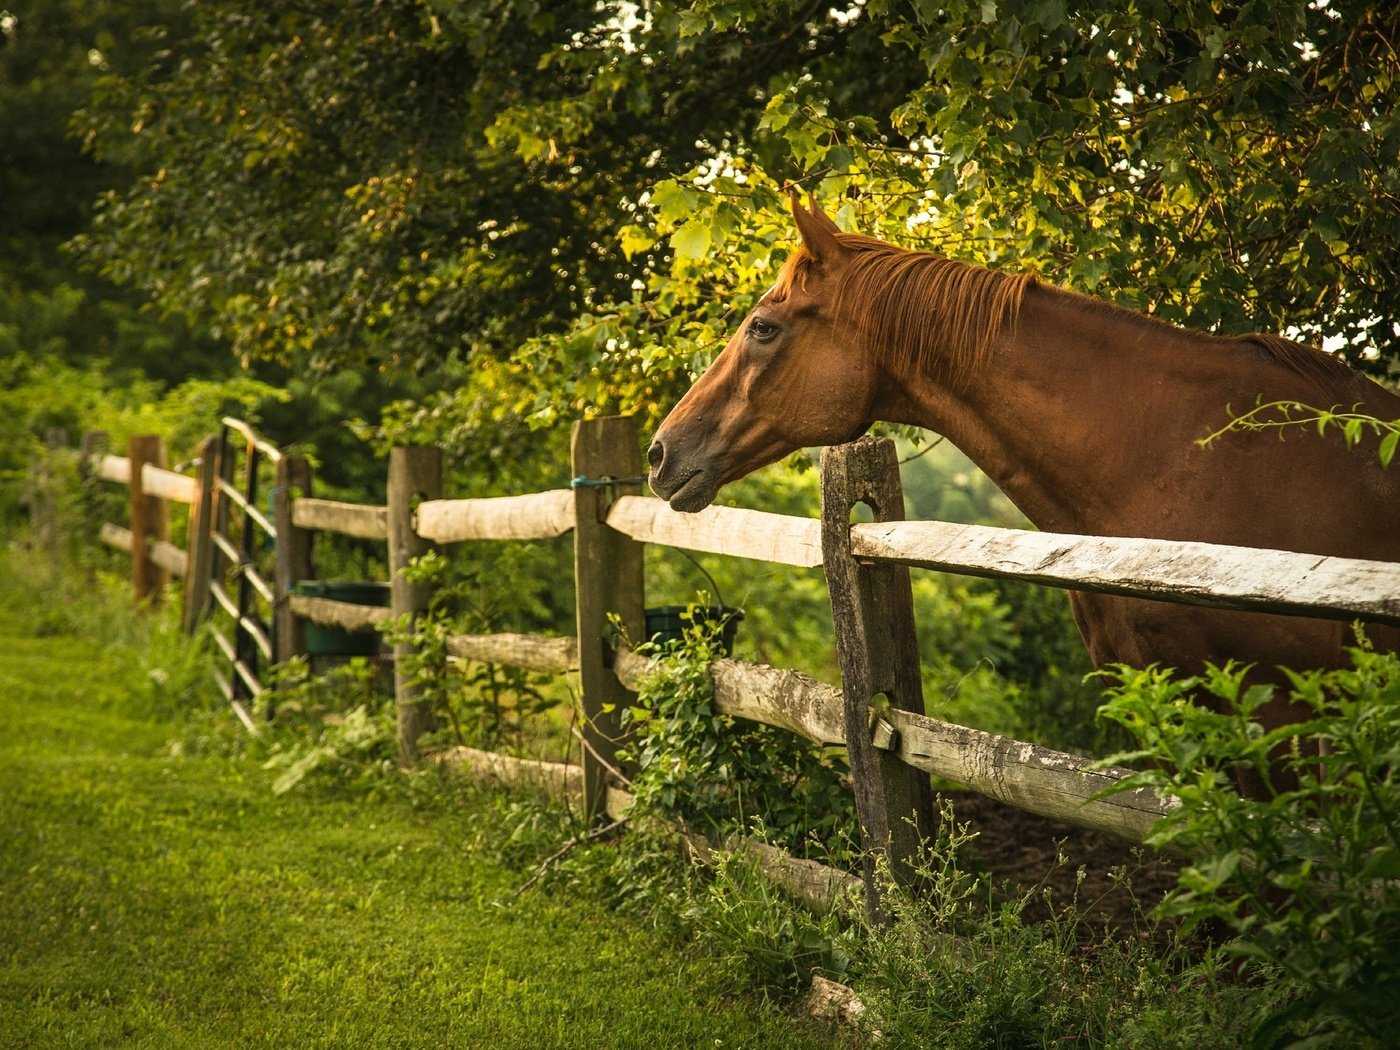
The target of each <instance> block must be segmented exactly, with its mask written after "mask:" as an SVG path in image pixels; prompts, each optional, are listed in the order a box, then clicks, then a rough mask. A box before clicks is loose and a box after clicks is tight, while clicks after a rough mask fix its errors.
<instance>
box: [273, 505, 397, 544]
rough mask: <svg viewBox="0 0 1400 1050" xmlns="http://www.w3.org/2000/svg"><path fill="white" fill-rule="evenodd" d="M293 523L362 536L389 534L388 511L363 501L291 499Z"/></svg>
mask: <svg viewBox="0 0 1400 1050" xmlns="http://www.w3.org/2000/svg"><path fill="white" fill-rule="evenodd" d="M292 524H293V525H294V526H296V527H297V528H299V529H319V530H321V531H323V532H336V533H339V534H340V535H342V536H354V537H356V538H358V539H362V540H386V539H388V538H389V511H388V508H387V507H376V506H371V505H368V504H363V503H342V502H341V501H339V500H333V499H310V498H308V497H302V498H300V499H295V500H293V501H292Z"/></svg>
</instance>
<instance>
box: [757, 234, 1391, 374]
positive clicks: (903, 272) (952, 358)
mask: <svg viewBox="0 0 1400 1050" xmlns="http://www.w3.org/2000/svg"><path fill="white" fill-rule="evenodd" d="M835 236H836V239H837V240H838V242H839V243H840V244H841V247H842V248H844V249H846V250H847V251H848V252H850V253H851V258H850V261H849V262H848V264H847V265H846V267H845V268H844V270H843V272H842V275H841V281H840V284H839V285H838V287H837V288H836V290H835V293H834V297H833V301H832V304H831V313H832V317H834V318H837V319H840V320H841V321H843V322H844V323H847V324H851V325H853V326H857V327H861V328H863V329H865V330H866V331H867V333H868V335H869V339H870V345H871V346H873V347H874V348H875V352H876V353H877V354H884V355H891V356H887V357H886V359H885V360H884V361H883V362H882V363H883V364H885V365H886V366H888V367H890V368H891V370H893V371H896V372H904V371H905V370H908V369H914V370H917V371H919V372H922V373H924V374H926V375H931V376H934V377H937V378H938V379H940V380H941V381H943V382H945V383H951V384H957V383H958V382H959V381H962V380H965V379H966V378H967V377H969V376H970V375H972V374H973V372H974V371H975V370H976V369H977V367H978V366H980V365H981V364H983V363H984V362H985V361H986V360H987V359H988V358H989V357H990V355H991V349H992V346H993V345H994V344H995V342H996V341H997V339H998V338H1000V337H1001V336H1002V335H1003V334H1004V333H1006V332H1008V331H1010V330H1012V329H1014V327H1015V325H1016V323H1017V319H1018V316H1019V314H1020V311H1021V304H1022V301H1023V299H1024V297H1025V294H1026V291H1027V289H1029V288H1031V287H1034V286H1039V287H1048V286H1044V285H1039V282H1038V281H1037V280H1036V278H1035V277H1034V276H1033V275H1032V274H1005V273H999V272H997V271H995V270H988V269H986V268H985V267H981V266H974V265H972V264H970V263H963V262H957V261H956V260H953V259H948V258H945V257H944V256H941V255H934V254H932V253H929V252H916V251H910V250H908V249H906V248H899V247H896V246H895V245H892V244H889V243H887V242H885V241H881V240H878V239H877V238H874V237H865V236H862V235H860V234H855V233H843V232H837V233H836V234H835ZM816 266H817V261H816V260H815V259H814V258H813V257H812V256H811V255H810V254H809V253H808V252H807V250H806V248H799V249H798V250H797V252H796V253H795V254H794V255H792V256H791V257H790V258H789V259H788V260H787V262H786V263H785V264H784V266H783V268H782V270H781V272H780V273H779V275H778V280H777V282H776V283H775V284H774V286H773V289H772V291H770V292H769V293H768V296H767V298H770V299H772V300H774V301H781V300H783V299H786V298H787V297H788V295H789V294H791V291H792V288H793V287H794V286H798V287H801V286H803V285H805V283H806V280H807V277H808V275H809V274H810V273H812V271H813V270H814V268H816ZM1050 290H1052V291H1054V292H1057V293H1059V294H1062V295H1065V296H1068V297H1070V298H1072V299H1075V300H1078V301H1079V302H1081V303H1082V304H1083V305H1084V306H1085V308H1086V309H1089V310H1092V311H1103V312H1106V313H1109V314H1113V315H1115V316H1119V317H1123V318H1127V319H1132V320H1134V321H1136V322H1138V323H1141V324H1143V325H1148V326H1153V327H1159V328H1161V329H1162V330H1164V331H1166V330H1170V331H1173V332H1176V333H1178V334H1189V335H1191V336H1195V337H1197V338H1200V339H1205V340H1209V341H1211V342H1214V343H1216V344H1233V345H1235V346H1240V347H1246V346H1247V347H1250V348H1252V349H1254V350H1255V351H1262V352H1264V353H1266V354H1267V355H1269V356H1270V357H1272V358H1273V359H1274V360H1276V361H1278V362H1279V363H1280V364H1282V365H1284V366H1285V367H1287V368H1290V369H1292V370H1293V371H1294V372H1296V373H1298V374H1299V375H1301V376H1303V377H1304V378H1305V379H1307V380H1309V381H1310V382H1311V383H1313V384H1314V385H1315V386H1316V387H1317V388H1318V389H1319V391H1320V392H1322V393H1323V394H1326V395H1328V396H1338V393H1339V391H1338V388H1339V387H1341V388H1342V391H1344V392H1348V393H1350V392H1359V393H1360V394H1362V395H1364V394H1366V393H1367V392H1369V393H1371V394H1374V390H1371V387H1372V386H1373V384H1371V383H1370V381H1369V380H1366V379H1365V377H1363V376H1361V375H1359V373H1357V372H1355V371H1353V370H1352V369H1351V368H1350V367H1349V366H1348V365H1346V364H1345V363H1344V362H1343V361H1341V360H1340V359H1338V358H1336V357H1334V356H1332V355H1331V354H1328V353H1324V352H1323V351H1321V350H1319V349H1317V348H1316V347H1313V346H1308V345H1306V344H1304V343H1299V342H1295V341H1294V340H1292V339H1287V338H1284V337H1283V336H1278V335H1270V334H1267V333H1262V332H1256V333H1251V334H1248V335H1240V336H1216V335H1211V334H1207V333H1202V332H1195V331H1191V330H1189V329H1183V328H1180V327H1178V326H1176V325H1173V324H1171V323H1169V322H1166V321H1162V320H1159V319H1157V318H1154V317H1151V316H1149V315H1147V314H1143V313H1139V312H1137V311H1134V310H1127V309H1124V308H1123V307H1119V306H1114V305H1113V304H1112V303H1107V302H1104V301H1103V300H1100V299H1094V298H1091V297H1089V296H1084V295H1080V294H1079V293H1077V292H1071V291H1067V290H1064V289H1057V288H1052V289H1050ZM894 353H899V354H900V357H899V359H898V360H895V359H892V354H894Z"/></svg>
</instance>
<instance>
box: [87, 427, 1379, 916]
mask: <svg viewBox="0 0 1400 1050" xmlns="http://www.w3.org/2000/svg"><path fill="white" fill-rule="evenodd" d="M96 468H97V472H98V474H99V475H100V476H101V477H102V478H104V479H107V480H110V481H115V482H118V483H121V484H126V485H129V486H130V490H131V527H130V529H129V530H128V529H122V528H119V527H117V526H115V525H105V526H103V529H102V539H103V541H104V542H106V543H108V544H110V545H113V546H116V547H120V548H121V549H124V550H129V551H130V552H131V555H132V577H133V584H134V588H135V593H136V595H137V597H138V599H146V598H150V599H152V600H154V598H155V597H156V596H158V594H159V588H160V586H161V585H162V583H163V582H164V579H165V576H166V575H171V576H182V577H183V578H184V579H185V588H184V596H185V620H186V623H187V625H189V626H190V627H191V628H193V626H194V625H195V624H196V623H198V622H199V621H200V620H201V619H203V618H205V617H206V616H212V617H214V618H215V619H216V621H217V622H218V626H217V627H216V635H215V637H216V644H217V645H218V648H219V651H220V656H221V659H222V661H223V664H224V665H226V667H227V670H226V671H225V670H224V669H223V668H221V669H220V673H219V682H220V686H221V688H222V689H223V690H224V693H225V696H226V697H227V698H228V699H229V702H230V704H231V705H232V707H233V709H234V711H235V712H236V713H237V714H238V717H239V718H240V719H241V720H242V721H243V722H244V724H245V725H247V726H248V728H249V729H250V730H251V731H254V732H256V730H257V723H256V721H255V719H254V717H253V715H252V713H251V711H250V708H249V706H248V704H247V701H248V700H249V699H250V698H253V697H256V696H258V695H259V694H260V693H261V692H262V691H263V690H264V689H265V688H266V685H265V680H266V670H267V669H268V668H269V667H270V666H271V665H273V664H275V663H277V662H279V661H282V660H285V659H288V658H289V657H291V656H292V655H295V654H297V653H299V652H303V651H304V644H303V642H302V631H303V629H304V625H305V623H306V622H308V621H310V622H314V623H318V624H323V625H329V626H334V627H339V628H343V629H349V630H356V631H369V630H375V629H376V628H377V627H378V626H379V625H380V624H381V623H382V622H383V621H384V620H386V619H388V618H391V617H392V618H395V619H401V618H408V619H409V620H411V618H413V617H415V616H418V615H420V614H421V613H422V612H423V611H424V610H426V609H427V607H428V604H429V601H430V599H431V596H432V595H431V585H429V584H424V583H417V582H410V581H409V580H408V579H406V578H405V577H404V575H403V573H402V571H401V570H402V569H403V568H404V567H405V566H406V565H407V564H408V563H409V562H410V561H411V560H412V559H413V558H415V557H418V556H420V555H422V554H423V553H425V552H426V551H429V550H432V549H433V548H434V547H440V546H444V545H448V544H455V543H467V542H499V541H513V540H514V541H519V540H543V539H550V538H555V537H562V536H564V535H566V534H568V533H570V532H572V533H573V544H574V571H575V577H576V593H577V606H576V622H577V633H576V635H574V636H572V637H542V636H534V635H518V634H494V635H469V636H461V637H457V638H453V639H451V640H450V641H449V643H448V646H447V649H448V653H449V655H450V656H451V657H453V658H457V659H464V660H478V661H484V662H493V663H499V664H506V665H511V666H515V667H520V668H524V669H527V670H533V671H543V672H553V673H559V674H575V673H576V674H577V675H578V678H579V682H580V687H581V690H580V691H581V695H582V704H583V714H584V719H583V742H584V746H583V754H582V765H581V768H578V767H573V766H566V765H563V764H556V763H546V762H531V761H528V760H523V759H516V758H512V757H510V756H505V755H497V754H491V753H487V752H480V751H473V750H471V749H466V748H458V749H456V750H455V751H454V752H453V753H451V754H449V755H446V756H439V758H440V760H443V761H448V762H456V763H459V764H461V763H466V764H471V765H474V766H475V767H477V768H478V769H479V770H485V771H489V772H494V773H495V774H497V775H499V776H501V777H502V778H504V779H514V780H535V781H538V782H540V783H543V784H549V785H556V786H562V787H567V788H570V789H572V790H577V791H579V792H581V794H582V798H583V802H584V806H585V808H586V811H587V812H588V813H590V814H592V815H593V816H595V817H601V816H602V815H604V814H611V815H613V816H617V815H619V814H620V813H621V812H623V811H624V810H625V808H626V805H627V804H628V801H629V798H628V796H627V794H626V792H625V790H624V788H625V785H624V783H623V781H622V780H621V779H620V778H619V775H618V762H617V758H616V753H615V752H616V747H617V741H618V740H619V738H620V737H621V727H620V725H619V724H618V716H617V712H618V711H620V710H622V709H623V708H624V707H625V706H626V705H627V703H628V702H629V700H630V698H631V697H632V696H633V695H634V690H635V688H636V685H637V683H638V680H639V679H640V677H641V676H642V675H643V674H644V673H645V671H646V669H647V666H648V659H647V658H646V657H644V656H640V655H638V654H636V653H633V652H630V651H629V650H627V649H626V648H616V649H615V648H614V646H613V644H612V643H611V642H610V641H609V639H611V638H615V637H617V636H618V633H619V632H617V631H616V630H614V629H611V628H610V619H615V620H616V621H617V622H618V624H619V625H620V627H621V636H622V637H624V638H642V637H644V636H645V635H644V628H643V624H644V608H643V606H644V597H643V595H644V582H643V570H642V549H643V544H647V543H650V544H661V545H665V546H670V547H678V548H683V549H687V550H692V551H700V552H709V553H716V554H723V555H730V556H735V557H741V558H752V559H757V560H760V561H767V562H776V563H780V564H785V565H793V566H803V567H817V566H820V567H822V568H823V569H824V571H825V575H826V579H827V585H828V588H829V591H830V597H831V604H832V612H833V621H834V625H835V633H836V649H837V658H838V662H839V665H840V669H841V678H842V683H843V684H842V688H841V689H837V688H835V687H832V686H829V685H826V684H824V683H821V682H818V681H816V680H814V679H812V678H810V677H808V676H807V675H805V674H802V673H801V672H799V671H794V670H784V669H780V668H774V667H768V666H763V665H758V664H752V663H745V662H743V661H738V660H732V659H720V660H717V661H716V662H715V663H714V664H713V665H712V666H711V676H712V679H713V683H714V698H715V699H714V702H715V707H716V709H717V710H718V711H720V712H721V713H723V714H726V715H729V716H732V717H734V718H744V719H751V720H756V721H759V722H763V723H766V724H768V725H772V726H777V727H780V728H783V729H786V730H789V731H791V732H794V733H798V734H800V735H802V736H804V737H806V738H807V739H809V740H812V741H814V742H816V743H818V744H825V745H843V746H844V747H845V748H846V750H847V753H848V755H849V759H850V770H851V784H852V789H853V791H854V793H855V801H856V811H857V816H858V818H859V822H860V828H861V837H862V845H863V846H864V847H865V850H864V852H865V855H866V857H867V861H866V865H867V867H866V870H865V872H864V880H863V881H864V883H865V886H866V895H867V904H868V906H869V907H870V908H871V909H872V911H878V909H879V899H878V894H877V891H876V888H875V886H876V884H875V880H874V873H873V864H874V858H875V857H876V856H877V855H884V856H886V857H887V858H888V859H889V861H890V863H891V868H892V870H893V871H894V873H895V875H896V877H901V876H907V875H908V867H907V865H908V864H909V863H910V861H911V860H912V859H913V858H914V857H916V856H917V852H918V846H919V844H920V839H921V837H923V836H925V835H927V834H928V833H929V832H930V831H931V829H932V820H933V796H932V790H931V787H930V779H929V778H930V775H933V776H936V777H939V778H942V779H944V780H948V781H953V782H955V783H957V784H960V785H963V786H965V787H967V788H969V789H971V790H973V791H977V792H980V793H982V794H985V795H988V796H990V797H993V798H996V799H999V800H1001V801H1003V802H1005V803H1008V804H1010V805H1013V806H1016V807H1018V808H1020V809H1022V810H1025V811H1028V812H1030V813H1034V814H1037V815H1040V816H1043V817H1048V818H1053V819H1056V820H1063V821H1067V822H1070V823H1073V824H1076V825H1080V826H1083V827H1088V828H1093V829H1096V830H1099V831H1105V832H1109V833H1111V834H1114V835H1117V836H1120V837H1123V838H1127V839H1130V840H1134V841H1140V840H1141V839H1142V838H1143V836H1144V835H1145V834H1146V833H1147V831H1148V830H1149V829H1150V828H1151V826H1152V825H1153V824H1154V823H1155V822H1156V821H1157V820H1158V819H1159V818H1160V817H1161V816H1162V815H1163V814H1164V813H1166V812H1167V811H1168V809H1169V807H1171V806H1172V805H1173V804H1174V800H1172V799H1170V798H1163V797H1160V796H1158V795H1155V794H1152V793H1150V792H1146V791H1142V790H1134V791H1122V792H1117V793H1113V794H1106V792H1107V791H1108V789H1110V788H1113V787H1114V786H1115V785H1117V784H1118V783H1119V782H1120V781H1121V780H1122V778H1123V777H1124V776H1125V775H1126V773H1127V771H1126V770H1121V769H1114V768H1091V767H1092V766H1093V763H1092V761H1091V760H1088V759H1084V758H1081V757H1079V756H1076V755H1071V754H1066V753H1062V752H1058V751H1054V750H1051V749H1048V748H1043V747H1040V746H1038V745H1036V744H1033V743H1027V742H1024V741H1017V740H1011V739H1008V738H1005V737H1001V736H997V735H994V734H991V733H986V732H983V731H980V730H976V729H972V728H968V727H965V726H959V725H953V724H950V723H947V722H943V721H940V720H938V719H935V718H930V717H928V716H927V715H925V714H924V703H923V696H922V692H921V684H920V668H919V655H918V649H917V644H916V640H915V635H914V618H913V606H912V598H911V592H910V586H909V568H910V567H917V568H927V569H936V570H941V571H945V572H953V573H963V574H970V575H978V576H990V577H1000V578H1006V579H1019V580H1027V581H1031V582H1035V583H1040V584H1047V585H1050V586H1056V587H1064V588H1072V589H1077V590H1086V591H1100V592H1107V593H1113V594H1121V595H1129V596H1135V597H1141V598H1149V599H1159V600H1164V601H1172V602H1182V603H1188V604H1196V605H1202V606H1214V607H1217V608H1228V609H1242V610H1254V611H1267V612H1274V613H1285V614H1292V615H1308V616H1313V617H1326V618H1334V619H1342V620H1352V619H1361V620H1367V621H1373V622H1382V623H1390V624H1400V564H1394V563H1388V562H1372V561H1359V560H1353V559H1345V558H1332V557H1322V556H1318V555H1307V554H1296V553H1290V552H1284V551H1268V550H1255V549H1251V548H1236V547H1225V546H1219V545H1214V544H1205V543H1188V542H1174V541H1165V540H1149V539H1115V538H1105V537H1088V536H1069V535H1057V534H1052V533H1036V532H1025V531H1019V530H1013V529H999V528H988V527H980V526H972V525H956V524H949V523H946V522H937V521H905V520H902V519H903V511H904V501H903V492H902V488H901V485H900V479H899V469H898V463H897V460H896V458H895V454H894V448H893V445H892V444H891V443H890V442H888V441H885V440H877V439H873V438H862V439H861V440H859V441H856V442H854V443H852V444H850V445H844V446H838V447H833V448H829V449H826V450H825V451H824V452H823V455H822V515H821V518H820V519H809V518H799V517H792V516H787V515H781V514H772V513H767V512H762V511H756V510H745V509H737V508H729V507H719V506H712V507H710V508H709V509H707V510H705V511H702V512H701V513H698V514H677V513H674V512H672V511H671V510H670V509H669V508H668V507H667V506H666V504H665V503H663V502H662V501H660V500H657V499H653V498H648V497H643V496H642V495H641V481H642V464H641V456H640V448H639V441H638V434H637V431H636V428H635V426H634V424H633V422H632V421H631V420H630V419H627V418H624V417H608V418H602V419H593V420H585V421H581V422H579V423H576V424H575V426H574V430H573V435H572V475H573V476H574V482H573V484H572V486H571V488H569V489H560V490H555V491H549V492H539V493H531V494H527V495H517V496H502V497H496V498H486V499H448V498H445V497H444V494H443V491H442V489H443V472H442V455H441V452H440V450H438V449H435V448H396V449H394V450H392V452H391V455H390V458H389V465H388V486H387V500H386V504H385V505H383V506H367V505H360V504H350V503H341V502H335V501H329V500H321V499H316V498H314V497H312V496H311V474H310V470H309V468H308V467H307V464H306V461H305V460H303V459H300V458H298V457H293V456H284V455H281V454H279V453H278V452H277V450H276V449H273V448H271V447H270V446H268V445H266V443H264V442H262V441H261V440H260V439H259V438H258V437H257V436H256V435H255V434H254V433H253V432H252V431H251V430H249V429H248V428H247V427H246V426H244V425H243V424H241V423H239V422H238V421H237V420H233V419H225V420H224V421H223V429H222V431H221V433H220V435H219V436H218V437H217V438H211V439H209V440H208V441H206V442H205V444H204V446H203V448H202V449H201V457H200V461H199V470H198V475H197V476H196V477H189V476H186V475H182V474H176V473H173V472H171V471H168V470H166V469H165V468H164V464H163V453H162V451H161V449H160V443H159V439H157V438H150V437H145V438H136V439H133V441H132V442H131V446H130V448H129V450H128V455H127V456H126V457H124V458H120V457H115V456H111V455H107V456H103V457H100V458H99V459H98V460H97V461H96ZM260 471H262V472H269V471H270V472H271V473H272V474H273V478H272V480H273V485H272V487H271V489H270V490H269V497H270V513H267V514H265V513H263V512H262V511H260V510H259V509H258V501H259V477H260ZM172 502H174V503H187V504H189V506H190V508H191V510H190V524H189V528H188V530H187V532H188V535H189V550H188V551H187V552H186V551H181V550H179V549H178V548H174V547H172V546H171V545H170V543H169V542H168V538H167V537H168V524H167V522H166V517H167V512H166V510H165V508H166V506H167V505H168V504H169V503H172ZM858 504H864V505H866V506H867V507H869V508H870V509H871V511H873V514H874V519H875V520H874V521H872V522H869V523H865V524H851V517H852V511H853V508H855V507H856V506H857V505H858ZM318 530H321V531H328V532H334V533H339V534H343V535H348V536H355V537H360V538H362V539H370V540H378V541H383V542H385V543H386V544H387V546H388V564H389V569H390V574H391V580H390V584H391V588H392V597H391V602H390V605H389V606H388V607H386V608H378V607H369V606H362V605H357V604H352V603H347V602H343V601H336V600H331V599H327V598H318V597H313V596H308V595H305V594H298V593H296V589H295V587H294V584H296V583H297V581H299V580H304V579H309V578H311V575H312V564H311V551H312V536H313V534H314V533H315V532H316V531H318ZM413 653H414V650H413V647H412V645H411V643H408V642H398V643H397V644H396V646H395V652H394V662H395V694H396V700H397V709H398V729H399V753H400V758H401V759H402V761H403V762H405V763H411V762H415V761H417V760H418V759H419V758H420V757H421V756H420V754H419V746H418V741H419V738H420V737H421V736H422V734H423V733H424V732H425V731H426V730H427V729H429V728H430V726H431V719H432V714H431V712H430V710H429V708H428V704H427V703H426V701H425V700H424V699H423V697H422V696H421V695H419V694H418V693H417V692H415V686H414V683H413V679H412V676H410V675H409V674H407V673H406V671H405V668H406V667H407V665H408V662H409V657H411V656H412V655H413ZM760 859H763V858H760ZM813 879H815V881H816V882H819V883H820V882H822V881H823V879H825V884H826V885H827V886H828V887H829V886H831V885H833V883H832V880H831V879H830V878H829V877H827V876H821V875H818V876H812V875H811V873H808V875H807V876H806V877H799V878H798V881H799V882H804V883H806V884H808V885H810V884H811V883H812V882H813ZM836 881H837V882H839V881H840V880H839V879H837V880H836Z"/></svg>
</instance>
